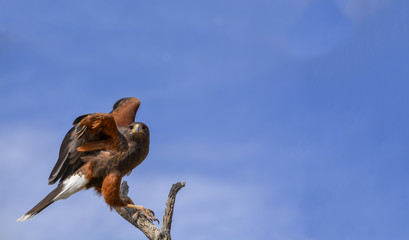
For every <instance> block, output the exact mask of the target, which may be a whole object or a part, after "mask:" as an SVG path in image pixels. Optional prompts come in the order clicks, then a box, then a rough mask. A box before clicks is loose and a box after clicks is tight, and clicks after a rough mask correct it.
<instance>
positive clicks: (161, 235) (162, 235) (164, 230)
mask: <svg viewBox="0 0 409 240" xmlns="http://www.w3.org/2000/svg"><path fill="white" fill-rule="evenodd" d="M185 185H186V183H185V182H183V183H181V182H178V183H175V184H173V185H172V188H171V189H170V191H169V195H168V200H167V201H166V208H165V214H164V215H163V221H162V227H161V229H160V230H159V229H158V227H156V226H155V224H153V223H152V222H150V221H149V220H148V219H147V218H145V217H144V216H142V215H141V214H140V215H139V217H138V218H137V219H133V218H132V216H133V215H134V214H135V212H136V209H132V208H127V207H121V208H117V209H116V211H117V212H118V214H119V215H121V217H123V218H124V219H125V220H127V221H128V222H129V223H131V224H132V225H134V226H135V227H136V228H138V229H139V230H141V231H142V232H143V233H144V234H145V236H146V237H147V238H148V239H150V240H171V237H170V229H171V225H172V217H173V210H174V207H175V200H176V194H177V193H178V191H179V190H180V189H182V188H183V187H184V186H185ZM128 192H129V186H128V184H127V182H126V181H123V182H122V184H121V195H124V196H128Z"/></svg>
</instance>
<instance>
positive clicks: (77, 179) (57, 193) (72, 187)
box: [17, 173, 89, 222]
mask: <svg viewBox="0 0 409 240" xmlns="http://www.w3.org/2000/svg"><path fill="white" fill-rule="evenodd" d="M88 182H89V181H88V180H87V179H86V178H85V176H84V174H82V173H77V174H74V175H72V176H70V177H69V178H67V179H65V180H64V182H62V183H60V184H58V186H57V187H56V188H55V189H54V190H52V191H51V192H50V193H49V194H48V195H47V196H46V197H45V198H44V199H43V200H41V201H40V202H39V203H38V204H37V205H35V206H34V207H33V208H32V209H31V210H30V211H28V212H27V213H26V214H24V215H23V216H22V217H21V218H19V219H17V221H21V222H22V221H25V220H28V219H30V218H32V217H34V216H35V215H37V214H38V213H40V212H41V211H43V210H44V209H45V208H46V207H48V206H49V205H50V204H52V203H53V202H55V201H57V200H60V199H66V198H68V197H69V196H71V195H72V194H74V193H76V192H78V191H79V190H81V189H83V188H85V187H86V185H87V184H88Z"/></svg>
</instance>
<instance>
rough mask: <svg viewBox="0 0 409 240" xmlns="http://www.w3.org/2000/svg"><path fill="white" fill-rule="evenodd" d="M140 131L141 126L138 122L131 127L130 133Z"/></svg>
mask: <svg viewBox="0 0 409 240" xmlns="http://www.w3.org/2000/svg"><path fill="white" fill-rule="evenodd" d="M141 131H142V128H141V126H140V125H139V124H136V125H135V126H134V127H133V129H132V131H131V133H132V134H133V133H139V132H141Z"/></svg>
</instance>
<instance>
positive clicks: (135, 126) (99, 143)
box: [17, 97, 157, 221]
mask: <svg viewBox="0 0 409 240" xmlns="http://www.w3.org/2000/svg"><path fill="white" fill-rule="evenodd" d="M139 105H140V101H139V99H138V98H135V97H132V98H123V99H120V100H118V101H117V102H116V103H115V104H114V107H113V110H112V111H111V112H110V113H109V114H108V113H93V114H86V115H82V116H80V117H78V118H76V119H75V120H74V122H73V125H74V126H73V127H72V128H71V129H70V130H69V131H68V133H67V134H66V136H65V138H64V140H63V141H62V144H61V148H60V152H59V157H58V160H57V163H56V164H55V166H54V168H53V170H52V171H51V174H50V177H49V179H48V182H49V184H54V183H56V182H57V181H59V183H58V185H57V187H56V188H55V189H54V190H53V191H51V192H50V193H49V194H48V195H47V196H46V197H45V198H44V199H43V200H41V201H40V202H39V203H38V204H37V205H36V206H34V207H33V208H32V209H31V210H30V211H28V212H27V213H26V214H24V215H23V216H22V217H21V218H19V219H18V220H17V221H25V220H28V219H30V218H32V217H34V216H35V215H37V214H38V213H40V212H41V211H42V210H44V209H45V208H46V207H48V206H49V205H50V204H52V203H53V202H55V201H58V200H61V199H66V198H68V197H69V196H71V195H72V194H74V193H76V192H78V191H80V190H83V189H89V188H94V189H95V190H96V192H97V193H98V194H100V195H102V196H103V197H104V200H105V202H106V203H107V204H108V205H109V206H110V208H111V209H112V208H117V207H129V208H134V209H136V210H137V212H136V213H135V215H134V217H137V216H138V214H139V213H143V214H144V215H145V216H146V217H147V218H148V219H149V220H150V221H152V220H157V219H156V218H155V216H154V213H153V211H151V210H149V209H146V208H145V207H143V206H138V205H134V203H133V202H132V200H131V199H130V198H129V197H126V196H121V195H120V184H121V180H122V177H123V176H125V175H127V174H129V173H130V172H131V171H132V170H133V169H134V168H135V167H136V166H138V165H139V164H141V163H142V161H143V160H145V158H146V156H147V155H148V152H149V128H148V126H146V124H144V123H142V122H134V121H135V115H136V112H137V110H138V108H139Z"/></svg>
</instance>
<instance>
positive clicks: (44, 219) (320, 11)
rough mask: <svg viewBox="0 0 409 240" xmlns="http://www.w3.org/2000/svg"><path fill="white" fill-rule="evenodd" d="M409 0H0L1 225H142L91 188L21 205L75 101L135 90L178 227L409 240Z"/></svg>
mask: <svg viewBox="0 0 409 240" xmlns="http://www.w3.org/2000/svg"><path fill="white" fill-rule="evenodd" d="M408 22H409V3H408V2H407V1H404V0H327V1H324V0H287V1H204V2H198V1H155V2H152V1H106V2H101V1H87V2H85V1H69V2H64V3H61V2H58V3H57V2H55V1H35V2H33V1H0V108H1V112H2V113H1V115H0V116H1V118H0V161H1V166H2V170H3V171H2V174H1V176H0V181H1V185H0V191H1V194H2V198H1V199H0V203H1V204H0V212H1V215H0V238H1V239H55V237H56V236H58V238H59V239H73V238H77V239H112V238H113V239H130V238H135V237H136V238H138V239H144V236H143V235H142V234H141V233H140V232H139V231H138V230H137V229H134V228H133V227H132V226H131V225H130V224H128V223H127V222H125V221H124V220H123V219H122V218H120V217H119V216H118V215H117V214H116V213H114V212H110V211H109V208H108V207H107V206H106V204H105V203H104V201H103V199H102V198H98V197H97V196H95V194H94V193H93V192H92V191H83V192H79V193H78V194H76V195H75V196H72V197H70V198H69V199H67V200H64V201H59V202H57V203H55V204H53V205H52V206H50V207H49V208H48V209H46V210H45V211H44V212H42V213H41V214H40V215H38V216H36V217H35V218H34V219H32V220H31V221H29V222H25V223H16V222H15V220H16V219H17V218H18V217H20V216H21V215H22V214H23V213H25V212H26V211H27V210H29V209H30V208H31V207H32V206H34V205H35V204H36V203H37V202H38V201H39V200H41V199H42V197H44V196H45V195H46V194H47V193H48V192H49V191H51V190H52V189H53V186H48V185H47V178H48V175H49V173H50V171H51V169H52V167H53V165H54V163H55V161H56V160H57V155H58V149H59V145H60V143H61V141H62V139H63V137H64V135H65V133H66V132H67V131H68V130H69V129H70V127H71V123H72V121H73V120H74V119H75V118H76V117H77V116H79V115H81V114H85V113H92V112H109V111H110V110H111V108H112V105H113V104H114V102H115V101H116V100H118V99H119V98H122V97H128V96H136V97H139V98H140V99H141V101H142V105H141V108H140V109H139V112H138V114H137V120H138V121H143V122H145V123H147V124H148V126H149V127H150V130H151V150H150V153H149V156H148V158H147V159H146V160H145V162H144V163H143V164H142V165H141V166H139V167H138V168H136V169H135V170H134V171H133V173H132V174H131V175H130V176H129V177H127V178H126V180H127V181H128V183H129V185H130V196H131V197H132V199H133V200H134V201H135V202H136V203H138V204H142V205H145V206H146V207H148V208H151V209H153V210H154V211H155V213H157V215H159V217H160V218H161V217H162V215H163V209H164V205H165V201H166V198H167V193H168V190H169V188H170V186H171V185H172V184H173V183H175V182H177V181H186V182H187V185H186V187H185V188H184V189H182V190H181V191H180V193H179V195H178V198H177V201H176V208H175V216H174V223H173V226H172V236H173V238H174V239H194V240H195V239H198V240H201V239H279V240H281V239H284V240H286V239H288V240H307V239H308V240H321V239H322V240H324V239H335V240H336V239H408V237H409V207H408V202H409V185H408V182H409V174H408V169H409V162H408V157H409V148H408V143H409V125H408V122H409V109H408V103H409V97H408V96H409V44H408V43H409V25H408V24H407V23H408Z"/></svg>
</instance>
